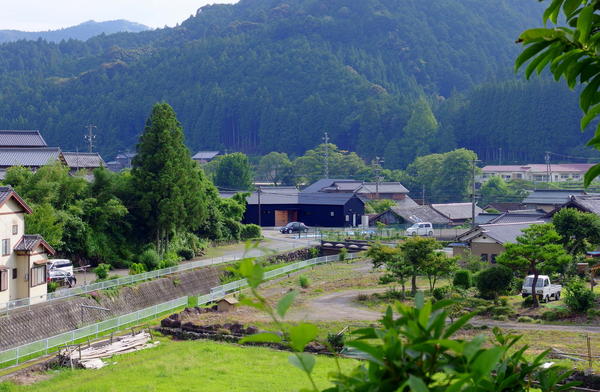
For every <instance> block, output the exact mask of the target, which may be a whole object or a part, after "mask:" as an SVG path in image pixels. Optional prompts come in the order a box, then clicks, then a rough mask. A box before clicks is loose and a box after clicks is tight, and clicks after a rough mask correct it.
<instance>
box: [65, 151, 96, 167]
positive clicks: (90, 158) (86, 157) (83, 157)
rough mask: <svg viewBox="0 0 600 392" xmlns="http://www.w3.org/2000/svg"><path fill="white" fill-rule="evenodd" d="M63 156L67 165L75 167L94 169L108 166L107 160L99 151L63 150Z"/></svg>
mask: <svg viewBox="0 0 600 392" xmlns="http://www.w3.org/2000/svg"><path fill="white" fill-rule="evenodd" d="M63 156H64V157H65V161H66V162H67V166H69V167H70V168H74V169H76V168H82V169H94V168H97V167H105V166H106V162H104V159H102V157H101V156H100V154H98V153H97V152H63Z"/></svg>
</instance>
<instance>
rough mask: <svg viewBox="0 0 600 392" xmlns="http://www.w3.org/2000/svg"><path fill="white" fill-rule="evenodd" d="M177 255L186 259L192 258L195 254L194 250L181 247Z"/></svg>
mask: <svg viewBox="0 0 600 392" xmlns="http://www.w3.org/2000/svg"><path fill="white" fill-rule="evenodd" d="M177 255H178V256H179V257H181V258H182V259H184V260H191V259H193V258H194V256H195V254H194V251H193V250H191V249H188V248H184V249H179V250H178V251H177Z"/></svg>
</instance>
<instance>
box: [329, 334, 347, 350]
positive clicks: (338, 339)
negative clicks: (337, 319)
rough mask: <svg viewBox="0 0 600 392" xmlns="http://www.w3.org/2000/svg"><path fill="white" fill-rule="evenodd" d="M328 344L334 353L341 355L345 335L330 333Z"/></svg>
mask: <svg viewBox="0 0 600 392" xmlns="http://www.w3.org/2000/svg"><path fill="white" fill-rule="evenodd" d="M327 343H329V346H331V347H330V348H331V349H333V351H334V352H336V353H339V352H340V351H342V349H343V348H344V334H343V333H331V332H330V333H328V334H327Z"/></svg>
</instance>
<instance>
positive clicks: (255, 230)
mask: <svg viewBox="0 0 600 392" xmlns="http://www.w3.org/2000/svg"><path fill="white" fill-rule="evenodd" d="M240 237H241V239H242V240H251V239H255V238H261V237H262V232H261V230H260V226H259V225H255V224H248V225H242V231H241V233H240Z"/></svg>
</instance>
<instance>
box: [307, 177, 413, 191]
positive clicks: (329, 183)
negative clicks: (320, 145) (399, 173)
mask: <svg viewBox="0 0 600 392" xmlns="http://www.w3.org/2000/svg"><path fill="white" fill-rule="evenodd" d="M302 192H305V193H315V192H356V193H358V194H362V195H364V194H373V193H376V192H377V184H376V183H374V182H362V181H358V180H336V179H323V180H318V181H317V182H315V183H313V184H311V185H309V186H308V187H306V188H305V189H303V190H302ZM379 193H408V189H406V188H405V187H404V185H402V184H401V183H399V182H380V183H379Z"/></svg>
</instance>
